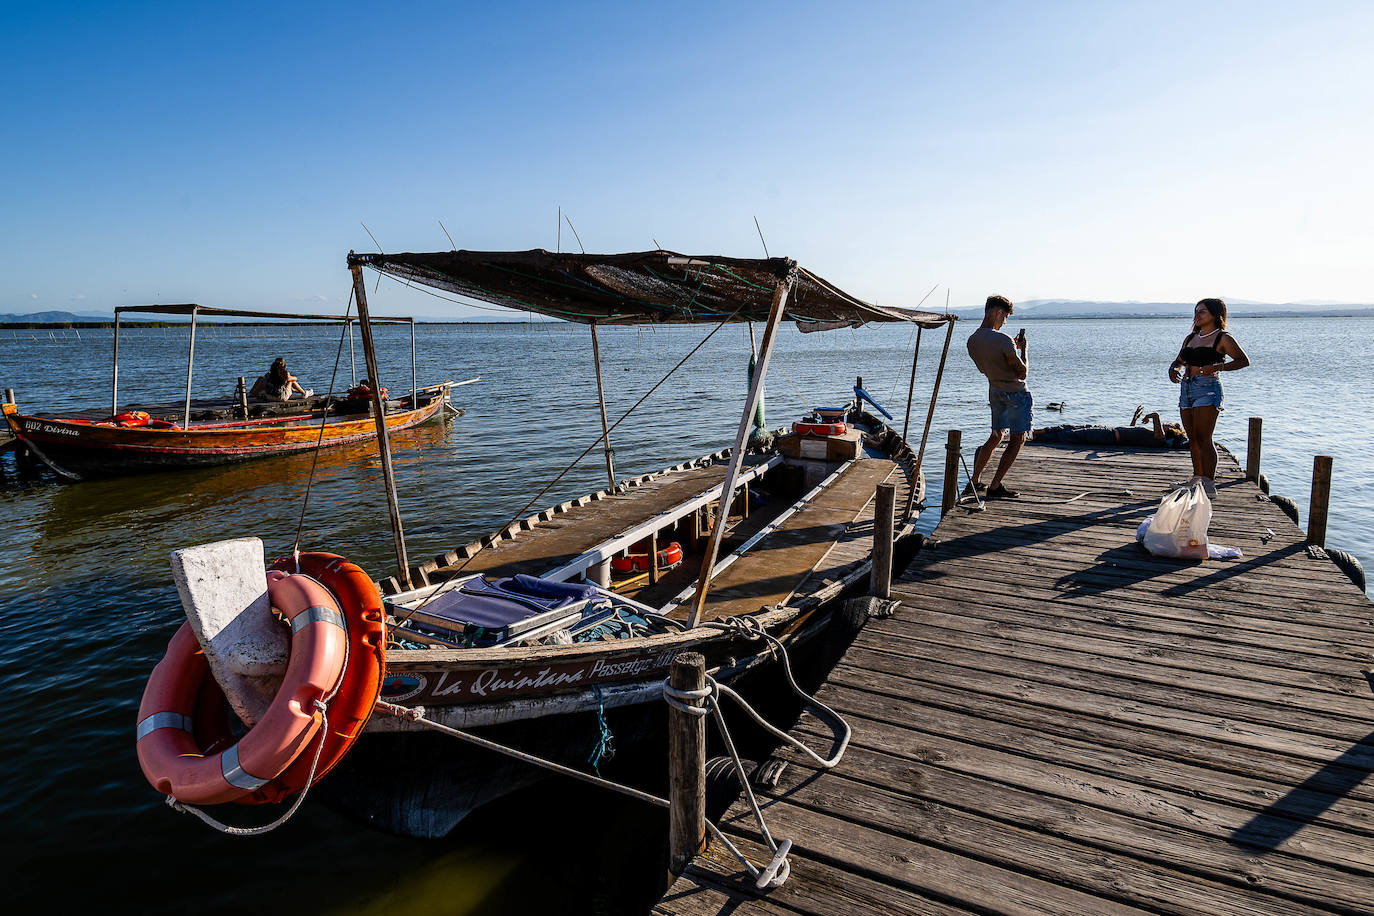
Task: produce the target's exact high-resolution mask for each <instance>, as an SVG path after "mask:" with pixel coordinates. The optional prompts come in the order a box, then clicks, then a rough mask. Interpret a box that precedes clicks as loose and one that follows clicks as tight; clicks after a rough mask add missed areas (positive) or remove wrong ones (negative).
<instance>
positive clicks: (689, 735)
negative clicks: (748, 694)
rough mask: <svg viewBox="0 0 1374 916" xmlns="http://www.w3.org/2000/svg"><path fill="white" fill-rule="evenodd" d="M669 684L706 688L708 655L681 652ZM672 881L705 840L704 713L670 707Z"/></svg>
mask: <svg viewBox="0 0 1374 916" xmlns="http://www.w3.org/2000/svg"><path fill="white" fill-rule="evenodd" d="M668 682H669V683H670V684H672V686H673V687H675V688H677V689H678V690H700V689H702V688H703V687H705V686H706V656H704V655H702V654H701V653H700V652H683V653H681V654H679V655H678V656H677V657H676V658H674V659H673V666H672V668H671V670H670V672H669V675H668ZM668 801H669V807H668V871H669V873H670V874H669V876H668V883H669V884H672V882H673V880H674V879H675V878H676V877H677V876H678V875H680V874H682V870H683V869H684V868H686V867H687V863H688V862H691V861H692V859H693V858H694V857H695V856H696V855H697V853H699V852H701V848H702V845H703V844H704V843H705V839H706V717H705V716H695V715H692V714H691V713H687V712H683V711H682V710H681V709H678V708H676V707H675V706H672V705H669V707H668Z"/></svg>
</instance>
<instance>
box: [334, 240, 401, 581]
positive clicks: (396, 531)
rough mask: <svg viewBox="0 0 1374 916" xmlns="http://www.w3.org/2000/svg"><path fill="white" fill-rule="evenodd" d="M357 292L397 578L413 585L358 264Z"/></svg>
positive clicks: (354, 282) (361, 271)
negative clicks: (407, 560)
mask: <svg viewBox="0 0 1374 916" xmlns="http://www.w3.org/2000/svg"><path fill="white" fill-rule="evenodd" d="M349 269H350V270H351V271H352V272H353V294H354V296H356V297H357V299H358V328H359V330H360V331H361V332H362V337H363V359H364V360H365V365H366V366H367V373H368V378H370V379H371V380H372V411H373V414H374V418H375V420H376V423H377V452H378V454H380V455H381V457H382V480H383V482H384V483H385V484H386V504H387V509H388V511H390V513H391V535H392V538H393V539H394V540H395V541H396V571H397V578H398V579H400V581H401V584H402V585H404V586H405V587H406V588H411V587H412V586H411V582H410V564H409V563H408V562H406V539H405V532H404V531H403V530H402V528H401V504H400V502H398V501H397V499H396V475H395V472H394V471H393V470H392V468H391V440H390V439H389V438H388V437H387V430H386V405H385V404H383V403H382V380H381V376H380V374H379V373H378V372H377V351H376V349H375V348H374V347H373V345H372V321H371V319H370V318H369V317H368V313H367V284H366V283H365V282H363V268H362V265H360V264H354V265H352V266H351V267H350V268H349Z"/></svg>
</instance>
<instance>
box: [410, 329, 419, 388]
mask: <svg viewBox="0 0 1374 916" xmlns="http://www.w3.org/2000/svg"><path fill="white" fill-rule="evenodd" d="M419 396H420V383H419V382H417V381H416V380H415V319H414V318H412V319H410V409H411V410H415V409H416V408H417V407H418V406H419V405H418V404H416V403H415V399H416V398H417V397H419Z"/></svg>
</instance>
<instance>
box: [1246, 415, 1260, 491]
mask: <svg viewBox="0 0 1374 916" xmlns="http://www.w3.org/2000/svg"><path fill="white" fill-rule="evenodd" d="M1263 429H1264V418H1263V417H1251V418H1250V435H1249V437H1248V438H1247V439H1246V442H1245V479H1246V480H1249V481H1252V482H1254V483H1259V478H1260V439H1261V432H1262V431H1263Z"/></svg>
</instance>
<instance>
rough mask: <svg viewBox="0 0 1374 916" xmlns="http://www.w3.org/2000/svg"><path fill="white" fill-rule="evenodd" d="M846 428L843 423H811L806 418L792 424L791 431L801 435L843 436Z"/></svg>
mask: <svg viewBox="0 0 1374 916" xmlns="http://www.w3.org/2000/svg"><path fill="white" fill-rule="evenodd" d="M846 428H847V427H846V426H845V425H844V424H843V423H812V422H809V421H806V420H798V421H797V422H796V423H793V424H792V432H794V433H800V434H801V435H803V436H843V435H844V433H845V429H846Z"/></svg>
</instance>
